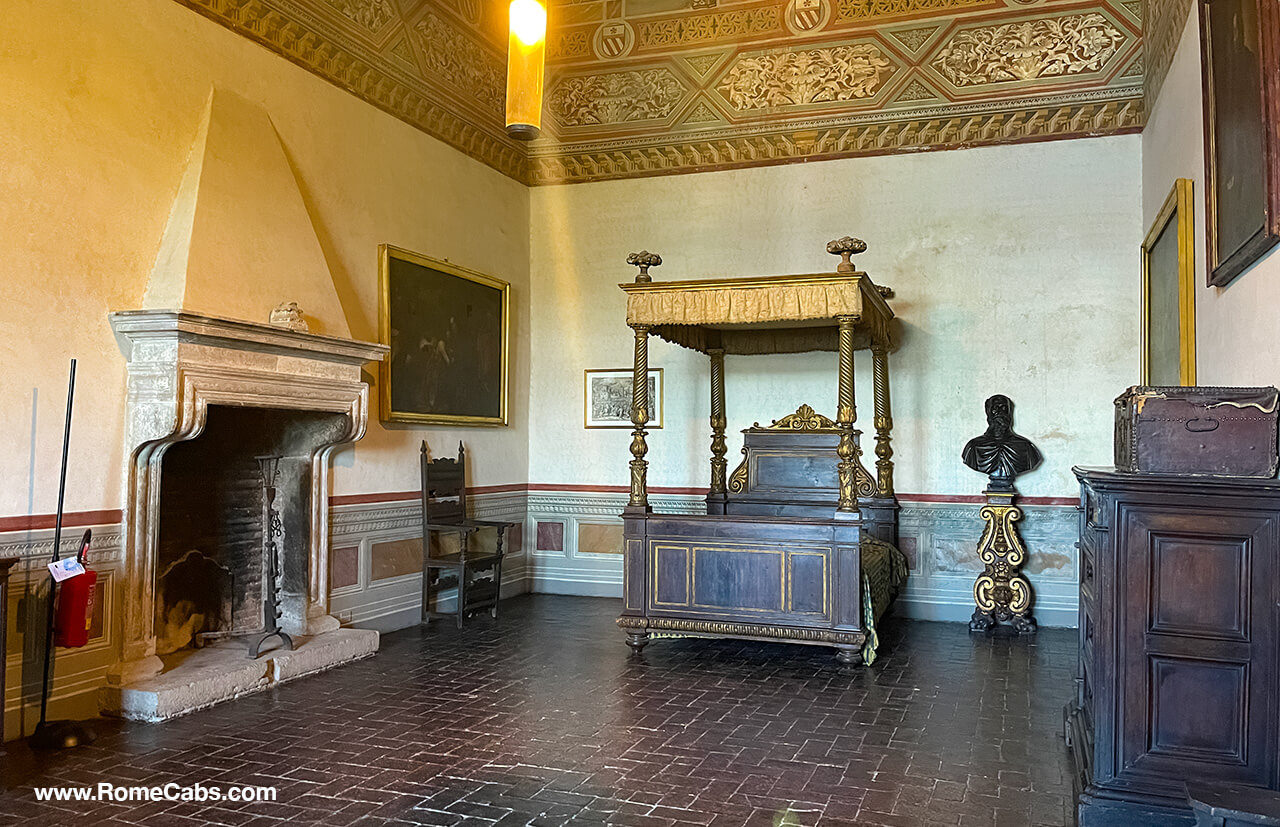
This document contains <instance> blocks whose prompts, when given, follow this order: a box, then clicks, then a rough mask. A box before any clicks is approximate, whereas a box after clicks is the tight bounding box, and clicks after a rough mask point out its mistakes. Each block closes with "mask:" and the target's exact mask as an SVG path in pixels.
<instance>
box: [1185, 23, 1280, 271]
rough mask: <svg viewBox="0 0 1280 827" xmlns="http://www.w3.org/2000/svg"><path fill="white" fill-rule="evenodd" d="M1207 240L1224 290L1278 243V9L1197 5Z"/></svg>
mask: <svg viewBox="0 0 1280 827" xmlns="http://www.w3.org/2000/svg"><path fill="white" fill-rule="evenodd" d="M1200 55H1201V60H1202V62H1203V65H1202V67H1201V68H1202V77H1203V82H1204V130H1205V135H1204V146H1205V242H1206V246H1207V247H1208V250H1207V251H1206V253H1207V257H1208V273H1209V284H1211V285H1216V286H1218V287H1223V286H1226V285H1227V284H1229V283H1230V282H1231V280H1232V279H1234V278H1235V277H1236V276H1238V275H1240V274H1241V273H1242V272H1244V270H1245V269H1247V268H1248V267H1249V265H1251V264H1253V263H1254V262H1255V261H1257V260H1258V258H1259V257H1260V256H1262V255H1263V254H1264V253H1266V252H1267V251H1268V250H1270V249H1271V248H1272V247H1274V246H1275V245H1276V243H1277V242H1280V135H1277V132H1278V131H1280V4H1277V3H1276V0H1200Z"/></svg>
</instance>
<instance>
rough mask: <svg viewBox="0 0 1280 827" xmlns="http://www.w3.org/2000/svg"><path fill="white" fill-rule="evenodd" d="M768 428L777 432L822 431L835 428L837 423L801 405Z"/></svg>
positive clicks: (774, 421)
mask: <svg viewBox="0 0 1280 827" xmlns="http://www.w3.org/2000/svg"><path fill="white" fill-rule="evenodd" d="M757 427H758V426H757ZM768 427H769V429H770V430H775V431H821V430H824V429H827V428H835V427H836V423H835V421H834V420H831V419H827V418H826V417H825V416H823V415H822V414H820V413H818V412H817V411H815V410H814V409H813V408H811V407H809V406H808V405H801V406H800V407H799V408H796V412H795V413H793V414H787V415H786V416H784V417H782V419H775V420H773V424H772V425H769V426H768Z"/></svg>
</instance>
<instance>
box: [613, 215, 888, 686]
mask: <svg viewBox="0 0 1280 827" xmlns="http://www.w3.org/2000/svg"><path fill="white" fill-rule="evenodd" d="M865 249H866V244H864V243H863V242H862V241H860V240H858V239H855V238H848V237H846V238H842V239H838V240H836V241H833V242H831V243H830V244H828V245H827V251H828V252H830V253H832V254H835V255H839V256H840V257H841V260H840V264H839V265H838V266H837V268H836V272H835V273H825V274H824V273H819V274H812V275H794V276H766V277H756V278H735V279H720V280H708V281H676V282H665V283H664V282H654V281H653V278H652V276H650V275H649V268H651V267H655V266H657V265H659V264H661V263H662V260H661V258H660V257H658V256H657V255H654V254H651V253H648V252H643V253H633V254H632V255H631V256H630V257H629V258H628V263H630V264H634V265H636V266H638V267H639V268H640V273H639V275H638V276H636V280H635V282H634V283H631V284H622V285H619V286H620V287H621V288H622V289H623V290H624V291H626V293H627V324H628V325H629V326H630V327H631V328H632V330H633V331H634V333H635V360H634V376H635V383H634V387H633V397H632V407H631V422H632V425H633V426H634V430H633V431H632V440H631V454H632V460H631V493H630V498H629V500H628V504H627V507H626V509H625V510H624V513H623V515H622V517H623V524H624V529H623V532H624V543H623V557H624V585H623V610H622V614H621V616H620V617H619V618H618V625H619V627H621V628H622V629H623V630H625V631H626V632H627V644H628V645H629V646H631V648H632V649H633V650H634V651H636V652H639V651H640V650H641V649H643V648H644V646H645V645H646V644H647V643H648V642H649V640H650V639H651V638H652V637H655V636H671V635H682V636H683V635H688V636H702V637H734V638H746V639H751V640H775V641H787V642H792V643H803V644H809V645H817V646H829V647H834V648H835V650H836V657H837V658H838V659H839V660H840V661H841V662H843V663H854V662H857V661H858V660H859V659H861V660H862V661H863V662H868V663H869V662H870V661H871V659H873V658H874V657H875V646H876V635H875V622H876V620H877V619H878V617H879V615H880V614H882V613H883V611H884V608H885V606H886V605H887V601H888V597H889V596H891V594H892V591H893V590H894V589H895V588H896V586H897V585H899V584H900V583H901V581H902V579H903V578H905V572H906V566H905V561H904V560H903V558H902V555H901V553H900V552H899V551H898V550H897V549H896V548H894V547H893V545H892V544H893V543H894V542H896V537H897V512H898V503H897V498H896V496H895V495H894V491H893V461H892V457H893V449H892V447H891V444H890V434H891V431H892V428H893V420H892V417H891V416H890V407H889V363H888V354H889V351H890V350H891V349H892V342H891V340H890V330H889V328H890V323H891V321H892V319H893V311H892V310H891V309H890V307H889V303H888V299H889V298H891V297H892V295H893V293H892V291H891V290H889V289H887V288H885V287H880V286H877V285H876V284H874V283H873V282H872V281H871V279H870V278H868V276H867V274H866V273H864V272H860V271H858V270H857V268H855V267H854V265H853V263H852V262H851V261H850V256H851V255H852V254H855V253H860V252H862V251H863V250H865ZM651 335H653V336H658V337H660V338H662V339H665V340H666V341H669V342H672V343H675V344H678V345H681V346H683V347H687V348H691V349H693V350H697V351H699V352H701V353H705V354H706V355H707V356H708V357H709V359H710V364H711V484H710V489H709V492H708V494H707V513H706V514H705V515H674V514H658V513H654V512H653V510H652V509H651V508H650V506H649V500H648V493H647V490H646V475H647V469H648V463H647V462H646V460H645V455H646V454H647V453H648V446H647V445H646V442H645V436H646V430H645V425H646V423H647V422H648V419H649V400H648V383H647V382H646V381H645V377H646V376H647V375H648V369H649V364H648V362H649V358H648V341H649V337H650V336H651ZM863 349H869V350H870V351H871V360H872V370H873V374H872V378H873V388H874V401H875V420H874V422H875V429H876V438H875V441H876V448H875V454H876V463H875V469H876V473H875V476H874V477H873V476H872V475H871V474H870V473H868V471H867V470H866V469H865V467H864V466H863V464H862V461H861V454H862V451H861V445H860V439H859V437H860V432H859V431H858V430H857V428H856V427H855V425H856V423H857V408H856V406H855V403H854V353H855V351H857V350H863ZM809 351H833V352H836V353H838V354H839V359H838V372H837V377H838V382H837V395H836V401H837V415H836V418H835V420H830V419H826V418H825V417H821V416H820V415H818V414H817V413H815V412H814V411H813V410H812V409H811V408H808V406H804V407H802V408H801V409H800V410H799V411H797V412H796V413H795V414H792V415H791V416H788V417H784V418H783V419H781V420H777V421H775V422H774V423H773V425H771V426H768V427H763V428H762V427H760V426H759V425H756V426H754V427H753V428H748V429H747V430H745V431H744V432H743V433H744V437H745V446H744V448H743V453H744V455H745V457H744V459H743V463H742V464H741V465H740V466H739V467H738V469H737V470H736V471H734V473H733V474H732V476H731V477H730V476H729V475H728V473H727V471H728V463H727V461H726V459H725V454H726V452H727V448H726V443H725V426H726V416H725V391H724V359H725V356H726V355H751V354H766V353H803V352H809Z"/></svg>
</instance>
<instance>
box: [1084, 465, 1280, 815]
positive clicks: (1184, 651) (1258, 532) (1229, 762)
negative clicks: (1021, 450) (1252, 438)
mask: <svg viewBox="0 0 1280 827" xmlns="http://www.w3.org/2000/svg"><path fill="white" fill-rule="evenodd" d="M1075 471H1076V476H1077V477H1078V478H1079V479H1080V483H1081V494H1080V511H1081V515H1080V666H1079V672H1078V677H1077V691H1076V698H1075V700H1074V701H1073V702H1072V703H1071V704H1070V705H1069V706H1068V709H1067V738H1068V741H1069V743H1070V745H1071V748H1072V754H1073V756H1074V758H1075V763H1076V768H1077V773H1078V780H1079V785H1080V788H1081V795H1080V800H1079V823H1080V825H1081V827H1091V826H1092V825H1125V826H1126V827H1139V826H1140V825H1152V827H1154V825H1160V827H1167V826H1168V825H1179V824H1186V825H1191V824H1194V819H1193V817H1192V814H1191V810H1190V809H1189V805H1188V803H1187V799H1186V789H1185V784H1186V783H1187V782H1188V781H1196V782H1207V783H1214V782H1220V783H1224V784H1245V785H1251V786H1256V787H1263V788H1268V789H1280V765H1278V762H1277V734H1278V729H1277V725H1278V724H1277V721H1278V718H1280V714H1278V713H1280V691H1278V688H1277V671H1276V650H1277V646H1278V645H1280V636H1278V634H1277V600H1278V599H1280V586H1278V582H1277V581H1278V580H1280V564H1278V561H1277V556H1278V555H1280V482H1276V481H1274V480H1256V479H1243V478H1230V479H1227V478H1222V479H1209V478H1196V477H1185V476H1181V477H1175V476H1163V475H1149V474H1119V473H1115V472H1113V471H1109V470H1093V469H1080V468H1077V469H1075Z"/></svg>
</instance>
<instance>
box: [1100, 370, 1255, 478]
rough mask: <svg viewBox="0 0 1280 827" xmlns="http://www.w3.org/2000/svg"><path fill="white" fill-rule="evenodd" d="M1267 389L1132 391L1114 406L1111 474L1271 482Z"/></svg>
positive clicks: (1149, 389)
mask: <svg viewBox="0 0 1280 827" xmlns="http://www.w3.org/2000/svg"><path fill="white" fill-rule="evenodd" d="M1278 397H1280V392H1278V391H1277V390H1276V389H1275V388H1208V387H1132V388H1129V389H1128V390H1126V391H1125V392H1124V393H1122V394H1121V395H1120V396H1119V398H1117V399H1116V403H1115V404H1116V439H1115V464H1116V469H1117V470H1119V471H1126V472H1129V473H1139V474H1141V473H1148V474H1200V475H1210V476H1224V477H1260V478H1270V477H1274V476H1275V475H1276V466H1277V456H1276V433H1277V431H1276V408H1277V399H1278Z"/></svg>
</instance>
